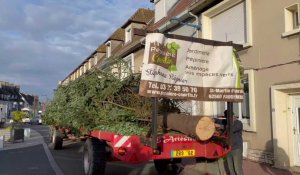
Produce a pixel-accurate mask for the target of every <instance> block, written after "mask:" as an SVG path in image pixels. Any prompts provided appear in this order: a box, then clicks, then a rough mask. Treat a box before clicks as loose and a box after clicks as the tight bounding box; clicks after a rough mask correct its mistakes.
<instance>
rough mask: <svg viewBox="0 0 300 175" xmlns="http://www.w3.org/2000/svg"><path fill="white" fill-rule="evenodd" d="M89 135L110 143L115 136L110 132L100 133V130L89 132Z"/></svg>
mask: <svg viewBox="0 0 300 175" xmlns="http://www.w3.org/2000/svg"><path fill="white" fill-rule="evenodd" d="M90 135H91V136H92V137H95V138H98V139H101V140H105V141H108V142H111V141H113V139H114V135H115V134H114V133H111V132H104V131H100V130H94V131H91V134H90Z"/></svg>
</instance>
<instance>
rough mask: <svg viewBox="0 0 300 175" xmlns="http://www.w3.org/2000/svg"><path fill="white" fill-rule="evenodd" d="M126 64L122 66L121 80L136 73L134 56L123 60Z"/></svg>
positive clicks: (131, 55)
mask: <svg viewBox="0 0 300 175" xmlns="http://www.w3.org/2000/svg"><path fill="white" fill-rule="evenodd" d="M123 60H124V64H123V65H122V66H121V71H122V72H121V78H125V77H127V76H128V75H130V74H131V73H133V72H134V54H133V53H132V54H130V55H128V56H127V57H125V58H123Z"/></svg>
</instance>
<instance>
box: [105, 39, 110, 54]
mask: <svg viewBox="0 0 300 175" xmlns="http://www.w3.org/2000/svg"><path fill="white" fill-rule="evenodd" d="M105 45H106V58H109V57H111V41H108V42H107V43H105Z"/></svg>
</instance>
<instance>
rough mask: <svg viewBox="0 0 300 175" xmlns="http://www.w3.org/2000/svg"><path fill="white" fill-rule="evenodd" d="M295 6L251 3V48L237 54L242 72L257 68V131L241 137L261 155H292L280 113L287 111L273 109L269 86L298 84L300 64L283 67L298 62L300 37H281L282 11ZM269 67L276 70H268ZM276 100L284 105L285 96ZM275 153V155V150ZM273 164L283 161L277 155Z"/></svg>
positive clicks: (268, 0) (289, 1)
mask: <svg viewBox="0 0 300 175" xmlns="http://www.w3.org/2000/svg"><path fill="white" fill-rule="evenodd" d="M294 3H299V1H297V0H285V1H276V2H275V1H273V0H265V1H254V0H253V1H252V32H253V35H252V36H253V38H252V39H253V45H252V46H251V47H249V48H248V49H245V50H243V51H241V52H239V55H240V57H241V60H242V63H243V65H244V66H245V69H257V71H254V86H255V94H254V95H255V97H256V98H255V99H256V100H255V113H256V123H255V124H256V130H255V131H253V132H245V133H244V135H243V138H244V140H245V141H248V142H249V145H248V147H249V149H250V150H258V152H259V151H261V155H262V154H263V153H264V152H266V153H267V152H273V150H276V149H277V148H278V147H280V149H281V150H283V151H284V152H286V153H287V154H292V153H293V152H291V151H290V150H289V146H288V145H289V137H287V136H288V130H289V129H290V128H289V127H288V126H289V125H290V124H289V123H288V121H289V120H290V119H289V120H287V117H288V116H287V115H286V114H285V113H284V112H282V111H285V110H286V109H287V106H286V105H277V107H278V109H276V108H275V109H272V107H271V100H272V96H271V87H272V86H273V85H278V84H286V83H291V82H300V77H299V75H300V65H299V64H298V63H294V64H286V63H289V62H291V61H295V60H299V59H300V57H299V55H300V47H299V39H300V37H299V35H295V36H290V37H287V38H282V37H281V35H282V33H284V27H285V26H284V24H285V23H284V22H285V21H284V8H285V7H288V6H290V5H292V4H294ZM270 4H272V6H270ZM268 12H272V13H268ZM281 64H286V65H281ZM270 66H275V67H272V68H270ZM273 98H275V97H273ZM276 98H277V100H278V99H279V101H282V102H286V100H287V94H280V93H278V94H277V95H276ZM274 110H275V111H278V112H277V115H276V121H277V123H278V124H279V125H276V126H275V128H274V129H273V130H272V111H274ZM273 127H274V126H273ZM276 127H277V128H276ZM274 132H277V133H276V134H275V133H274ZM272 140H273V142H274V141H275V142H276V144H277V148H275V147H273V145H272V144H270V141H272ZM274 153H275V155H276V154H277V152H276V151H275V152H274ZM288 156H289V158H291V157H292V155H288ZM254 157H255V156H254ZM256 157H259V155H256ZM275 157H276V156H275ZM276 161H278V162H277V164H278V165H280V164H282V162H284V161H283V160H281V159H280V156H279V159H277V160H275V162H276ZM280 162H281V163H280ZM275 164H276V163H275Z"/></svg>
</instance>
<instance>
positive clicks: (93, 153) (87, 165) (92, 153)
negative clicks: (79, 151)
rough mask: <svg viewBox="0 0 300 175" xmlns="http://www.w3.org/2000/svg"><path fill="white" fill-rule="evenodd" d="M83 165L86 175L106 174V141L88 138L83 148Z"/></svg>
mask: <svg viewBox="0 0 300 175" xmlns="http://www.w3.org/2000/svg"><path fill="white" fill-rule="evenodd" d="M83 166H84V173H85V174H86V175H96V174H97V175H104V173H105V167H106V151H105V143H104V142H101V141H100V140H98V139H87V140H86V142H85V144H84V148H83Z"/></svg>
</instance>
